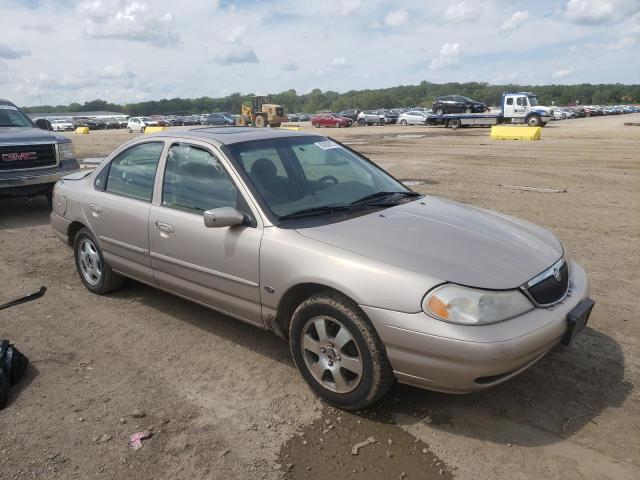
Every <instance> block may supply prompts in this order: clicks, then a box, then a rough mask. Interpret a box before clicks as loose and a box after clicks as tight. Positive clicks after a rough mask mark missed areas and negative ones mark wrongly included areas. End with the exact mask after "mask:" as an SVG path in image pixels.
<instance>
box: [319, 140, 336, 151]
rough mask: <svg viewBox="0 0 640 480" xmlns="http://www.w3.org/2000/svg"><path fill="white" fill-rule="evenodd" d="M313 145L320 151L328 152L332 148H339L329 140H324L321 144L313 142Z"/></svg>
mask: <svg viewBox="0 0 640 480" xmlns="http://www.w3.org/2000/svg"><path fill="white" fill-rule="evenodd" d="M314 145H317V146H319V147H320V148H321V149H322V150H330V149H332V148H340V145H338V144H337V143H336V142H332V141H331V140H325V141H323V142H315V144H314Z"/></svg>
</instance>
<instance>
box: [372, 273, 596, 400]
mask: <svg viewBox="0 0 640 480" xmlns="http://www.w3.org/2000/svg"><path fill="white" fill-rule="evenodd" d="M569 282H570V283H569V294H568V295H567V297H566V298H565V299H564V300H563V301H562V302H560V303H557V304H555V305H554V306H552V307H549V308H535V309H533V310H531V311H529V312H527V313H525V314H524V315H521V316H519V317H516V318H512V319H511V320H507V321H504V322H500V323H495V324H493V325H482V326H465V325H455V324H451V323H446V322H441V321H439V320H435V319H433V318H431V317H429V316H428V315H426V314H425V313H413V314H411V313H402V312H395V311H390V310H383V309H379V308H374V307H367V306H362V307H361V308H362V309H363V310H364V311H365V313H366V314H367V315H368V316H369V318H370V319H371V321H372V323H373V324H374V326H375V328H376V330H377V332H378V334H379V335H380V338H381V339H382V342H383V343H384V344H385V347H386V351H387V356H388V358H389V361H390V362H391V366H392V367H393V370H394V373H395V375H396V378H397V379H398V381H399V382H400V383H406V384H410V385H414V386H417V387H421V388H427V389H430V390H437V391H442V392H448V393H468V392H472V391H475V390H481V389H484V388H488V387H491V386H493V385H497V384H499V383H502V382H504V381H506V380H508V379H509V378H512V377H514V376H515V375H517V374H519V373H520V372H522V371H524V370H526V369H527V368H528V367H530V366H531V365H533V364H534V363H535V362H537V361H538V360H539V359H541V358H542V357H543V356H544V355H545V354H546V353H548V352H549V350H551V349H552V348H553V347H554V346H555V345H557V344H558V343H559V342H560V341H561V340H562V338H563V336H564V334H565V332H566V331H567V328H568V324H567V318H566V317H567V314H568V313H569V311H570V310H571V309H573V308H574V307H575V306H576V305H577V304H578V303H580V301H582V300H583V299H585V298H587V296H588V294H589V280H588V278H587V275H586V273H585V271H584V270H583V269H582V267H580V266H579V265H578V264H576V263H573V262H572V264H571V277H570V281H569Z"/></svg>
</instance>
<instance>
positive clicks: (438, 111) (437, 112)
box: [436, 107, 444, 115]
mask: <svg viewBox="0 0 640 480" xmlns="http://www.w3.org/2000/svg"><path fill="white" fill-rule="evenodd" d="M436 115H444V110H443V109H442V107H438V108H436Z"/></svg>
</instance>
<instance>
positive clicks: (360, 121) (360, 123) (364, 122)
mask: <svg viewBox="0 0 640 480" xmlns="http://www.w3.org/2000/svg"><path fill="white" fill-rule="evenodd" d="M366 124H367V122H366V120H365V119H364V118H359V119H358V125H360V126H361V127H364V126H365V125H366Z"/></svg>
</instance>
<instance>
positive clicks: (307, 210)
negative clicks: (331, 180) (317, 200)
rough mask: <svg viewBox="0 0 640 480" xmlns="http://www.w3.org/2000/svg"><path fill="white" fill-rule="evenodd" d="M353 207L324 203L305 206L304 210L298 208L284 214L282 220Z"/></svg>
mask: <svg viewBox="0 0 640 480" xmlns="http://www.w3.org/2000/svg"><path fill="white" fill-rule="evenodd" d="M350 208H353V207H352V206H351V205H324V206H322V207H312V208H303V209H302V210H296V211H295V212H291V213H287V214H286V215H282V216H281V217H280V220H289V219H290V218H300V217H309V216H312V215H322V214H323V213H333V212H340V211H342V210H349V209H350Z"/></svg>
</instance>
